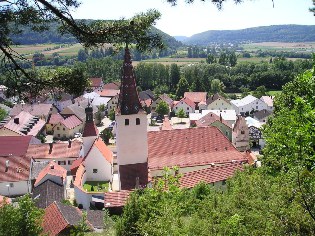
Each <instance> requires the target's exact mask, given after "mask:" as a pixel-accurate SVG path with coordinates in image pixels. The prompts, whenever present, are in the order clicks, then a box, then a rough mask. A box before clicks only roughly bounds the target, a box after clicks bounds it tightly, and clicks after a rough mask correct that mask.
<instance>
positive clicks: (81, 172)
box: [73, 162, 85, 190]
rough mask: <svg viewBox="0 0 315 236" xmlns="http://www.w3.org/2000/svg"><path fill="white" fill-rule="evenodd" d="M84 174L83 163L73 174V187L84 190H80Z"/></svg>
mask: <svg viewBox="0 0 315 236" xmlns="http://www.w3.org/2000/svg"><path fill="white" fill-rule="evenodd" d="M84 174H85V166H84V162H83V163H81V164H80V166H79V168H78V170H77V173H76V174H75V180H74V182H73V185H74V186H76V187H78V188H79V189H81V190H84V189H83V188H82V186H83V181H82V179H83V175H84Z"/></svg>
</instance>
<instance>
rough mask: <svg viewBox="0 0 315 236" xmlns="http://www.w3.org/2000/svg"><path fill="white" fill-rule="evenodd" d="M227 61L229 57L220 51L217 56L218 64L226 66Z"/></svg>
mask: <svg viewBox="0 0 315 236" xmlns="http://www.w3.org/2000/svg"><path fill="white" fill-rule="evenodd" d="M228 61H229V58H228V56H227V54H226V53H225V52H221V54H220V57H219V64H220V65H224V66H226V65H228Z"/></svg>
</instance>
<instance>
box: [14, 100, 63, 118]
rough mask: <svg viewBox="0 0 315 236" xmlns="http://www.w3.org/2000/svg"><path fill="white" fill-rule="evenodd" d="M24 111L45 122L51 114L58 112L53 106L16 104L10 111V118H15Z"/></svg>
mask: <svg viewBox="0 0 315 236" xmlns="http://www.w3.org/2000/svg"><path fill="white" fill-rule="evenodd" d="M22 111H25V112H28V113H30V114H31V115H32V116H36V117H38V118H40V119H43V120H44V121H47V119H48V117H49V115H50V114H55V113H57V112H58V110H57V108H56V107H55V106H54V105H53V104H45V103H33V104H16V105H14V107H13V108H12V110H11V111H10V116H11V117H14V116H17V115H18V114H20V113H21V112H22Z"/></svg>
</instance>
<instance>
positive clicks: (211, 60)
mask: <svg viewBox="0 0 315 236" xmlns="http://www.w3.org/2000/svg"><path fill="white" fill-rule="evenodd" d="M206 62H207V63H208V64H213V63H215V62H216V60H215V57H214V55H213V54H211V53H209V54H208V56H207V59H206Z"/></svg>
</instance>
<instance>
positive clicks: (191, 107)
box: [173, 97, 195, 116]
mask: <svg viewBox="0 0 315 236" xmlns="http://www.w3.org/2000/svg"><path fill="white" fill-rule="evenodd" d="M181 109H183V110H184V112H185V113H186V115H187V116H188V115H189V113H194V112H195V103H194V102H193V101H192V100H190V99H189V98H186V97H184V98H182V99H181V100H180V101H174V106H173V112H175V114H176V113H177V112H178V111H179V110H181Z"/></svg>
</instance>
